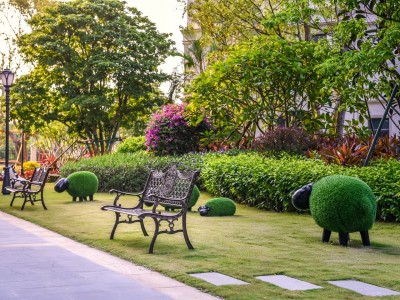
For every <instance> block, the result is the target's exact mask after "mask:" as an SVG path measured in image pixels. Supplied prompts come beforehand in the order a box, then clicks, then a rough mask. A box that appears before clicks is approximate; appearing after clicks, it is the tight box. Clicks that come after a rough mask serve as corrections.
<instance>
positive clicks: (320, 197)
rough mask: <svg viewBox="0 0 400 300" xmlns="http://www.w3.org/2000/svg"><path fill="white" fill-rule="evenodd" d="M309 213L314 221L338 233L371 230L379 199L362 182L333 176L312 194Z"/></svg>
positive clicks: (317, 184) (348, 177)
mask: <svg viewBox="0 0 400 300" xmlns="http://www.w3.org/2000/svg"><path fill="white" fill-rule="evenodd" d="M310 211H311V214H312V216H313V218H314V220H315V222H316V223H317V224H318V225H319V226H321V227H322V228H324V229H328V230H330V231H335V232H356V231H364V230H369V229H371V227H372V225H373V223H374V221H375V216H376V199H375V195H374V193H373V192H372V190H371V188H370V187H369V186H368V185H367V184H366V183H365V182H364V181H362V180H360V179H358V178H355V177H350V176H343V175H332V176H327V177H324V178H322V179H320V180H318V181H317V182H316V183H315V184H314V186H313V188H312V192H311V196H310Z"/></svg>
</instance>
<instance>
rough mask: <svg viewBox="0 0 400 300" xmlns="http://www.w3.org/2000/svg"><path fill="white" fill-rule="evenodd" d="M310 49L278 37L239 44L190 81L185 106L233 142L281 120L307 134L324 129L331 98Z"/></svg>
mask: <svg viewBox="0 0 400 300" xmlns="http://www.w3.org/2000/svg"><path fill="white" fill-rule="evenodd" d="M315 49H316V44H315V43H309V42H305V41H299V42H289V41H286V40H283V39H281V38H279V37H278V38H272V37H271V38H270V37H254V38H253V39H252V40H251V41H250V42H247V43H241V44H239V45H238V46H236V47H234V49H233V50H232V51H231V52H230V53H229V54H228V55H227V57H226V59H225V60H223V61H220V62H215V63H213V64H211V65H209V66H208V68H207V70H206V71H205V73H203V74H202V75H200V76H199V77H198V78H197V79H195V81H194V82H193V84H192V86H191V89H190V91H191V94H190V97H189V100H190V105H189V108H191V110H192V111H194V112H197V115H198V114H199V111H200V112H202V113H203V114H206V115H207V118H208V119H209V120H210V122H211V124H213V125H214V126H216V129H217V131H218V132H220V133H221V134H222V135H223V136H224V137H227V138H228V139H231V140H232V139H233V140H235V141H241V140H243V139H245V140H252V139H253V138H254V137H255V134H256V132H257V131H258V132H261V133H263V132H264V131H265V130H270V129H273V128H275V127H277V126H278V125H282V124H280V123H282V122H283V123H284V124H285V125H286V126H288V127H289V126H302V127H305V128H306V129H308V130H310V131H316V130H317V129H318V130H319V129H320V128H324V127H326V128H329V126H331V121H332V119H331V118H330V115H331V114H330V112H328V111H325V112H324V111H323V109H324V108H326V106H327V105H328V104H329V102H330V100H329V98H328V94H323V89H322V86H321V78H319V77H318V75H317V74H316V72H315V70H314V68H315V66H316V65H317V64H318V63H319V62H320V61H321V59H323V57H322V56H321V57H320V58H318V57H316V55H315ZM199 120H201V118H199ZM323 120H325V122H323ZM316 128H317V129H316Z"/></svg>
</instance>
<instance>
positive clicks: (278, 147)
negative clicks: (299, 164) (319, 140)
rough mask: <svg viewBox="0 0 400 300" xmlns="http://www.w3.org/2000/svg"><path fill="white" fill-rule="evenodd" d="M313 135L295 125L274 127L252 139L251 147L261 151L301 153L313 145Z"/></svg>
mask: <svg viewBox="0 0 400 300" xmlns="http://www.w3.org/2000/svg"><path fill="white" fill-rule="evenodd" d="M315 146H316V144H315V141H314V139H313V137H312V136H311V135H310V134H308V133H307V132H306V131H305V130H303V129H300V128H297V127H288V128H275V129H274V130H271V131H268V132H266V133H265V134H264V135H262V136H261V137H259V138H257V139H256V140H255V141H254V144H253V148H254V149H256V150H258V151H261V152H265V151H266V152H272V153H279V152H287V153H293V154H303V153H305V151H307V150H308V149H310V148H312V147H315Z"/></svg>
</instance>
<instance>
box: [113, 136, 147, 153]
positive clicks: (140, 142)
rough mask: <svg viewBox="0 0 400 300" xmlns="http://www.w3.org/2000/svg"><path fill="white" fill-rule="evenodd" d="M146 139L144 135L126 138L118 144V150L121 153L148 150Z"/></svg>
mask: <svg viewBox="0 0 400 300" xmlns="http://www.w3.org/2000/svg"><path fill="white" fill-rule="evenodd" d="M145 142H146V139H145V137H144V136H133V137H129V138H127V139H125V140H124V141H123V142H122V143H121V144H119V145H118V147H117V151H116V152H119V153H133V152H137V151H142V150H146V146H145V144H144V143H145Z"/></svg>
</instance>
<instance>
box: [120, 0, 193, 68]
mask: <svg viewBox="0 0 400 300" xmlns="http://www.w3.org/2000/svg"><path fill="white" fill-rule="evenodd" d="M125 1H126V2H127V4H128V5H129V6H133V7H136V8H137V9H138V10H139V11H141V12H142V13H143V14H144V15H145V16H147V17H148V18H149V19H150V20H151V21H152V22H154V23H155V24H156V25H157V28H158V30H159V31H160V32H163V33H172V36H171V39H172V40H174V41H175V47H176V48H177V49H178V50H179V51H180V52H183V44H182V34H181V32H180V30H179V26H185V25H186V19H184V18H183V16H182V10H183V8H182V4H179V3H178V1H177V0H125ZM176 67H179V68H178V70H180V71H182V69H183V67H182V59H181V58H169V59H168V60H167V61H166V63H165V64H164V65H163V66H162V67H161V68H162V70H163V71H164V72H167V73H171V71H173V69H174V68H176Z"/></svg>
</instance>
